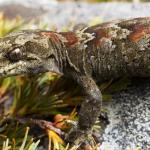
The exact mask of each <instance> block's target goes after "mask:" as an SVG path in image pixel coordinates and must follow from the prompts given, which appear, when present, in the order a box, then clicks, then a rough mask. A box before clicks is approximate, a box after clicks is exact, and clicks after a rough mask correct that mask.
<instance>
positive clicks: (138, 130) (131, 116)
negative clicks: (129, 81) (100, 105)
mask: <svg viewBox="0 0 150 150" xmlns="http://www.w3.org/2000/svg"><path fill="white" fill-rule="evenodd" d="M136 82H139V81H136ZM105 108H106V109H107V112H108V118H109V124H108V126H107V127H106V129H105V132H104V134H103V140H104V141H103V142H102V145H101V148H100V150H108V149H109V150H136V149H137V148H139V149H140V150H149V149H150V117H149V116H150V80H147V79H144V80H143V81H142V83H140V84H138V85H137V84H134V85H132V87H130V88H128V89H127V90H126V91H122V92H120V93H117V94H115V95H114V96H113V100H112V103H109V104H107V105H106V106H105Z"/></svg>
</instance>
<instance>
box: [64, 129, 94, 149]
mask: <svg viewBox="0 0 150 150" xmlns="http://www.w3.org/2000/svg"><path fill="white" fill-rule="evenodd" d="M65 141H66V142H67V143H69V145H70V147H72V146H79V147H80V146H82V147H83V146H84V145H86V144H89V145H93V142H92V141H93V138H92V134H91V131H85V130H81V129H79V128H77V127H74V128H72V129H71V131H70V132H69V133H68V134H67V135H66V138H65Z"/></svg>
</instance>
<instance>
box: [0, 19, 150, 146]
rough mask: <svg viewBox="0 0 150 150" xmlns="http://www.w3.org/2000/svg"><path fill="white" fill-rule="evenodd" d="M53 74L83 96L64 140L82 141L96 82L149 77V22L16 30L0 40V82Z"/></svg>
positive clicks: (96, 98)
mask: <svg viewBox="0 0 150 150" xmlns="http://www.w3.org/2000/svg"><path fill="white" fill-rule="evenodd" d="M48 71H51V72H55V73H58V74H61V75H62V76H65V77H66V78H68V79H69V78H70V79H73V80H74V81H75V82H76V83H77V84H78V85H79V86H80V87H81V90H82V93H83V96H84V100H83V102H82V103H81V108H80V112H79V120H78V122H77V126H76V127H73V128H72V129H71V130H70V132H69V133H68V134H67V136H66V138H65V139H66V141H67V142H69V143H74V141H77V140H79V139H80V140H81V139H84V137H85V136H86V135H87V134H88V133H89V132H90V131H91V129H92V127H93V125H94V124H95V122H96V120H97V118H98V117H99V115H100V112H101V108H102V94H101V91H100V89H99V88H98V86H97V82H104V81H107V80H110V79H117V78H120V77H123V76H129V77H150V18H149V17H143V18H133V19H122V20H116V21H110V22H105V23H101V24H98V25H95V26H91V27H86V28H84V29H81V30H77V31H68V32H54V31H47V30H22V31H19V32H13V33H10V34H8V35H7V36H5V37H2V38H0V77H7V76H14V75H20V74H31V75H32V74H37V73H44V72H48Z"/></svg>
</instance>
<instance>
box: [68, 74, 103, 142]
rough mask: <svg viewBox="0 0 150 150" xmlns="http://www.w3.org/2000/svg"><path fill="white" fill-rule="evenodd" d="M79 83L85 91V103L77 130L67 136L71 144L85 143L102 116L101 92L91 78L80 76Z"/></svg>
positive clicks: (82, 106)
mask: <svg viewBox="0 0 150 150" xmlns="http://www.w3.org/2000/svg"><path fill="white" fill-rule="evenodd" d="M77 82H78V84H79V85H80V86H81V88H82V89H83V94H84V101H83V102H82V104H81V110H80V113H79V121H78V125H77V128H73V129H72V130H71V131H70V133H69V134H68V136H67V139H66V141H67V142H69V143H79V142H81V141H82V142H83V140H84V137H85V135H87V134H88V133H89V131H91V128H92V126H93V125H94V123H95V122H96V119H97V118H98V116H99V115H100V110H101V103H102V95H101V92H100V90H99V88H98V86H97V85H96V83H95V81H94V80H93V79H92V78H91V77H86V76H80V77H78V79H77Z"/></svg>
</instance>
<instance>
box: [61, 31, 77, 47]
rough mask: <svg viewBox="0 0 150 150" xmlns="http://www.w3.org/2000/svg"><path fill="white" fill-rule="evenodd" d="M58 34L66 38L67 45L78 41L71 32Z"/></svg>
mask: <svg viewBox="0 0 150 150" xmlns="http://www.w3.org/2000/svg"><path fill="white" fill-rule="evenodd" d="M60 34H61V35H62V36H63V37H64V38H65V39H66V42H65V44H66V45H67V46H72V45H75V44H76V43H77V42H78V37H77V36H76V34H75V33H73V32H61V33H60Z"/></svg>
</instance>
